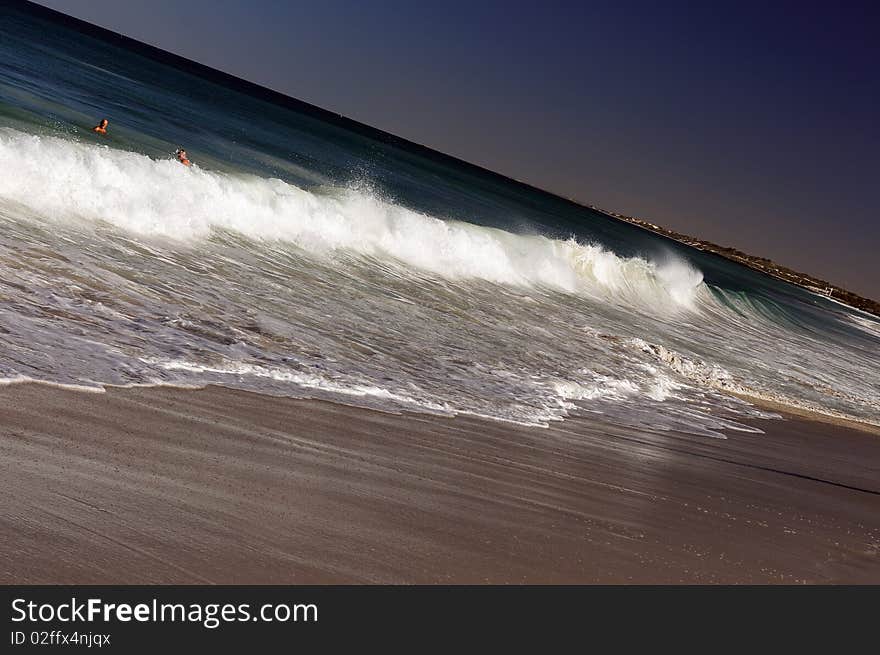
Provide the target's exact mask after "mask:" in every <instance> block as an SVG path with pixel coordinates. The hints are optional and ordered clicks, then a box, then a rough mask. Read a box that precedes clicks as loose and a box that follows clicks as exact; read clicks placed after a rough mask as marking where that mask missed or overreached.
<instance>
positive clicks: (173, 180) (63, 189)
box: [0, 128, 703, 310]
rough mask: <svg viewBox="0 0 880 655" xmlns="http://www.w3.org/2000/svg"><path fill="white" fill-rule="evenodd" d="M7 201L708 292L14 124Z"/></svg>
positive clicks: (0, 156)
mask: <svg viewBox="0 0 880 655" xmlns="http://www.w3.org/2000/svg"><path fill="white" fill-rule="evenodd" d="M37 190H38V191H37ZM0 197H3V198H6V199H9V200H13V201H16V202H18V203H20V204H22V205H24V206H26V207H27V208H28V209H29V210H31V211H33V212H35V213H37V214H38V215H40V216H43V217H52V218H53V219H55V220H61V221H64V220H80V221H82V220H85V221H103V222H107V223H111V224H114V225H116V226H119V227H122V228H124V229H126V230H129V231H132V232H135V233H137V234H140V235H153V236H161V237H166V238H171V239H176V240H184V241H185V240H194V239H200V238H204V237H206V236H208V235H209V234H210V233H211V232H212V230H215V229H224V230H233V231H236V232H239V233H241V234H243V235H246V236H248V237H251V238H255V239H264V240H281V241H286V242H291V243H294V244H296V245H298V246H299V247H301V248H303V249H305V250H307V251H309V252H310V253H313V254H314V253H332V252H334V251H337V250H345V251H348V252H353V253H357V254H361V255H368V256H372V257H379V258H385V259H389V260H393V261H397V262H400V263H403V264H405V265H406V266H408V267H412V268H413V269H415V270H418V271H424V272H428V273H431V274H434V275H439V276H442V277H445V278H448V279H479V280H486V281H489V282H494V283H500V284H511V285H538V286H544V287H550V288H553V289H558V290H561V291H564V292H569V293H583V294H590V295H599V296H603V297H609V298H616V299H620V300H621V301H623V302H626V303H628V304H633V303H637V304H640V305H644V306H646V307H651V308H653V309H655V310H672V309H675V308H681V307H690V306H692V304H693V303H694V300H695V297H696V296H697V295H698V294H699V293H700V292H701V290H702V288H703V285H702V275H701V274H700V272H699V271H697V270H695V269H694V268H693V267H691V266H690V265H688V264H687V263H686V262H683V261H681V260H678V259H675V258H672V257H670V258H667V259H666V260H665V261H663V262H661V263H655V262H649V261H646V260H644V259H640V258H622V257H618V256H617V255H615V254H614V253H611V252H609V251H607V250H605V249H603V248H601V247H599V246H596V245H591V244H582V243H578V242H577V241H575V240H574V239H570V240H555V239H550V238H546V237H544V236H541V235H518V234H513V233H510V232H506V231H504V230H500V229H493V228H487V227H481V226H477V225H472V224H468V223H462V222H456V221H444V220H439V219H437V218H433V217H431V216H427V215H425V214H421V213H418V212H415V211H412V210H410V209H407V208H405V207H401V206H399V205H395V204H393V203H390V202H387V201H385V200H383V199H381V198H377V197H375V196H374V195H371V194H369V193H366V192H364V191H361V190H353V189H325V190H323V191H321V192H313V191H308V190H305V189H301V188H299V187H296V186H293V185H291V184H287V183H285V182H282V181H281V180H277V179H264V178H260V177H256V176H250V175H231V174H225V173H218V172H212V171H207V170H203V169H200V168H199V167H198V166H197V165H196V166H193V167H192V168H185V167H183V166H181V165H179V164H178V163H177V162H175V161H172V160H170V159H169V160H153V159H150V158H149V157H146V156H144V155H141V154H137V153H132V152H124V151H120V150H114V149H111V148H107V147H99V146H95V145H91V144H84V143H80V142H74V141H69V140H65V139H60V138H56V137H46V136H36V135H30V134H25V133H22V132H18V131H15V130H12V129H9V128H5V129H0Z"/></svg>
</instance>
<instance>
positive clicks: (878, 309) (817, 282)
mask: <svg viewBox="0 0 880 655" xmlns="http://www.w3.org/2000/svg"><path fill="white" fill-rule="evenodd" d="M590 208H591V209H594V210H596V211H599V212H602V213H603V214H606V215H607V216H611V217H612V218H616V219H618V220H621V221H626V222H627V223H632V224H633V225H638V226H639V227H641V228H644V229H646V230H650V231H651V232H656V233H657V234H662V235H663V236H665V237H669V238H670V239H674V240H675V241H678V242H680V243H684V244H685V245H688V246H691V247H693V248H698V249H699V250H705V251H707V252H713V253H715V254H716V255H720V256H721V257H724V258H726V259H729V260H731V261H735V262H737V263H739V264H742V265H743V266H748V267H749V268H751V269H753V270H756V271H760V272H762V273H766V274H767V275H771V276H773V277H775V278H778V279H780V280H784V281H786V282H791V283H792V284H797V285H798V286H801V287H804V288H805V289H809V290H810V291H813V292H815V293H819V294H822V295H823V296H828V297H829V298H833V299H834V300H838V301H840V302H842V303H844V304H846V305H849V306H850V307H855V308H856V309H860V310H862V311H864V312H868V313H870V314H874V315H875V316H880V302H877V301H876V300H871V299H870V298H864V297H863V296H860V295H858V294H856V293H853V292H852V291H848V290H846V289H843V288H842V287H838V286H836V285H834V284H831V283H830V282H827V281H826V280H822V279H820V278H817V277H813V276H812V275H807V274H806V273H801V272H799V271H795V270H792V269H790V268H788V267H786V266H782V265H781V264H777V263H776V262H774V261H772V260H770V259H767V258H765V257H756V256H754V255H749V254H746V253H744V252H742V251H741V250H737V249H736V248H729V247H727V246H719V245H718V244H716V243H712V242H710V241H704V240H702V239H697V238H696V237H692V236H688V235H686V234H681V233H679V232H674V231H673V230H668V229H666V228H664V227H660V226H659V225H655V224H654V223H650V222H648V221H645V220H643V219H641V218H635V217H633V216H624V215H623V214H618V213H616V212H612V211H607V210H605V209H600V208H599V207H593V206H590Z"/></svg>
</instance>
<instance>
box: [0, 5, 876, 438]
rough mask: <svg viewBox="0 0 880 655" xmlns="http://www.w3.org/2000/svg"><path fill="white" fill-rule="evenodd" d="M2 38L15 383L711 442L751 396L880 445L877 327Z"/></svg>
mask: <svg viewBox="0 0 880 655" xmlns="http://www.w3.org/2000/svg"><path fill="white" fill-rule="evenodd" d="M0 23H2V25H3V26H5V28H4V30H3V35H4V39H3V40H2V41H0V344H2V347H0V381H2V382H3V383H6V384H17V383H21V382H26V381H39V382H42V383H46V384H58V385H65V386H69V387H73V388H76V389H81V390H92V391H98V392H100V391H101V390H102V389H104V388H106V387H107V386H109V385H118V386H139V385H173V386H182V387H199V386H203V385H207V384H218V385H224V386H228V387H233V388H239V389H245V390H250V391H255V392H259V393H265V394H275V395H283V396H292V397H313V398H323V399H328V400H332V401H335V402H343V403H350V404H357V405H361V406H366V407H371V408H376V409H382V410H385V411H409V412H427V413H432V414H440V415H444V416H455V415H458V414H469V415H476V416H481V417H488V418H491V419H494V420H499V421H509V422H514V423H521V424H527V425H534V426H545V425H548V424H550V423H551V422H557V421H564V420H566V419H569V418H571V417H574V416H579V417H590V416H601V417H602V419H603V420H604V421H608V422H612V423H616V424H619V425H624V426H633V427H639V428H642V429H650V430H680V431H687V432H690V433H695V434H700V435H705V436H706V437H725V436H728V437H729V436H730V435H732V434H736V431H748V432H759V431H760V427H759V426H760V424H761V421H760V420H761V419H773V418H774V417H776V415H775V414H773V413H771V412H768V411H765V410H762V409H760V408H759V407H758V406H757V405H756V404H755V403H754V402H752V401H759V400H771V401H774V402H779V403H782V404H785V405H788V406H791V407H798V408H801V409H806V410H810V411H814V412H820V413H823V414H827V415H830V416H837V417H842V418H848V419H851V420H856V421H861V422H865V423H871V424H874V425H878V424H880V365H878V364H880V321H878V320H877V319H876V318H875V317H872V316H869V315H867V314H864V313H861V312H858V311H857V310H852V309H850V308H847V307H844V306H841V305H839V304H837V303H833V302H830V301H828V300H827V299H824V298H821V297H819V296H816V295H815V294H811V293H809V292H807V291H805V290H802V289H798V288H796V287H793V286H791V285H788V284H785V283H783V282H779V281H776V280H772V279H770V278H767V277H765V276H762V275H759V274H757V273H755V272H753V271H749V270H747V269H745V268H743V267H741V266H738V265H736V264H733V263H732V262H727V261H725V260H722V259H720V258H718V257H715V256H712V255H709V254H707V253H703V252H700V251H696V250H693V249H690V248H687V247H685V246H683V245H681V244H676V243H674V242H671V241H669V240H666V239H663V238H661V237H659V236H656V235H653V234H650V233H647V232H645V231H643V230H640V229H639V228H636V227H634V226H632V225H627V224H624V223H621V222H619V221H615V220H614V219H611V218H609V217H608V216H605V215H602V214H601V213H599V212H595V211H593V210H591V209H588V208H585V207H580V206H577V205H574V204H573V203H569V202H567V201H564V200H562V199H559V198H556V197H555V196H551V195H550V194H546V193H543V192H540V191H538V190H536V189H531V188H529V187H524V186H523V185H520V184H518V183H516V182H513V181H511V180H505V179H503V178H500V177H498V176H494V175H492V174H490V173H487V172H485V171H480V170H478V169H474V168H473V167H469V166H467V165H466V164H463V163H461V162H456V161H454V160H449V159H445V158H443V157H442V156H439V155H436V153H429V152H425V151H424V150H423V149H419V148H417V147H415V146H413V147H410V146H408V145H406V144H402V143H398V142H393V141H391V140H389V139H387V138H385V137H384V136H382V135H378V134H373V133H370V132H369V131H365V130H363V129H360V128H355V127H352V126H350V125H348V124H347V123H345V122H344V121H338V120H336V119H332V120H331V118H328V117H326V116H323V115H320V114H317V113H315V112H310V111H306V110H301V109H297V108H296V107H294V108H290V107H282V106H279V105H277V104H273V103H270V102H267V101H266V100H264V99H260V98H256V97H254V96H253V95H252V94H249V93H246V92H245V91H243V90H242V89H238V88H233V87H231V86H224V85H222V84H219V83H216V82H210V81H206V80H202V79H200V78H198V77H197V76H194V75H192V74H189V73H182V72H180V71H178V70H177V69H175V68H174V67H172V66H170V65H168V64H167V63H163V62H159V61H152V60H150V59H149V58H147V57H143V56H141V55H135V54H133V53H131V52H128V51H127V50H125V49H124V48H121V47H120V46H118V45H113V44H109V43H103V42H100V41H99V40H97V39H93V38H91V37H89V38H86V37H84V36H83V35H80V34H76V33H73V32H72V31H71V30H70V29H69V28H65V27H61V26H58V25H51V24H48V23H45V24H42V23H40V22H39V20H38V19H36V18H34V17H31V16H18V15H15V14H14V12H12V13H8V14H6V15H3V14H2V12H0ZM58 62H63V66H61V65H59V64H58ZM95 89H100V90H101V91H100V94H96V92H95ZM105 111H108V112H110V111H112V114H111V122H110V130H109V132H108V135H107V137H106V138H102V137H98V136H97V135H94V134H92V133H91V132H90V131H89V129H88V128H89V125H90V124H91V123H93V122H94V120H95V117H97V116H100V115H103V113H104V112H105ZM181 143H183V144H185V145H186V147H187V150H188V152H189V153H190V155H191V157H192V158H193V160H194V161H195V165H194V166H193V167H192V168H186V167H183V166H181V165H180V164H178V163H177V162H175V161H174V160H173V158H172V157H171V156H170V153H172V152H173V150H174V148H175V146H176V145H179V144H181ZM750 399H751V400H750Z"/></svg>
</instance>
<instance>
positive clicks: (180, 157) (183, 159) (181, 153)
mask: <svg viewBox="0 0 880 655" xmlns="http://www.w3.org/2000/svg"><path fill="white" fill-rule="evenodd" d="M174 154H175V155H177V161H179V162H180V163H181V164H183V165H184V166H191V165H192V162H191V161H190V160H189V159H187V156H186V150H184V149H183V148H178V149H177V151H176V152H175V153H174Z"/></svg>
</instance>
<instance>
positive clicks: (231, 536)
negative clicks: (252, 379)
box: [0, 384, 880, 584]
mask: <svg viewBox="0 0 880 655" xmlns="http://www.w3.org/2000/svg"><path fill="white" fill-rule="evenodd" d="M0 408H2V409H0V461H2V462H3V475H2V479H0V583H50V584H53V583H106V584H116V583H206V582H211V583H342V582H354V583H358V582H386V583H434V582H449V583H484V582H492V583H627V582H638V583H714V582H725V583H801V582H807V583H830V582H835V583H836V582H848V583H880V437H878V436H877V435H875V434H870V433H868V432H865V431H861V430H857V429H853V428H851V427H847V426H843V425H832V424H828V423H821V422H816V421H811V420H805V419H804V418H801V417H794V416H789V417H788V418H787V420H784V421H760V422H758V423H756V424H757V425H758V426H759V427H761V428H762V429H763V430H765V432H766V433H765V434H761V435H759V434H743V433H736V432H732V433H730V434H729V438H728V439H727V440H720V439H711V438H706V437H698V436H692V435H684V434H675V433H651V432H645V431H641V432H640V431H636V430H631V429H630V430H627V429H623V428H619V427H612V426H608V425H604V424H602V423H601V422H599V421H597V420H596V419H595V418H592V417H591V418H572V419H569V420H567V421H565V422H564V423H560V424H557V425H554V426H553V427H551V428H548V429H537V428H525V427H516V426H511V425H505V424H500V423H493V422H489V421H481V420H477V419H472V418H464V417H459V418H455V419H447V418H436V417H429V416H422V415H392V414H385V413H381V412H374V411H370V410H363V409H355V408H351V407H345V406H342V405H336V404H331V403H326V402H318V401H303V400H291V399H284V398H272V397H267V396H261V395H257V394H252V393H245V392H237V391H230V390H226V389H219V388H208V389H205V390H198V391H188V390H179V389H110V390H108V392H107V393H104V394H92V393H81V392H74V391H67V390H62V389H57V388H53V387H48V386H43V385H34V384H28V385H17V386H11V387H5V388H3V389H0Z"/></svg>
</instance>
